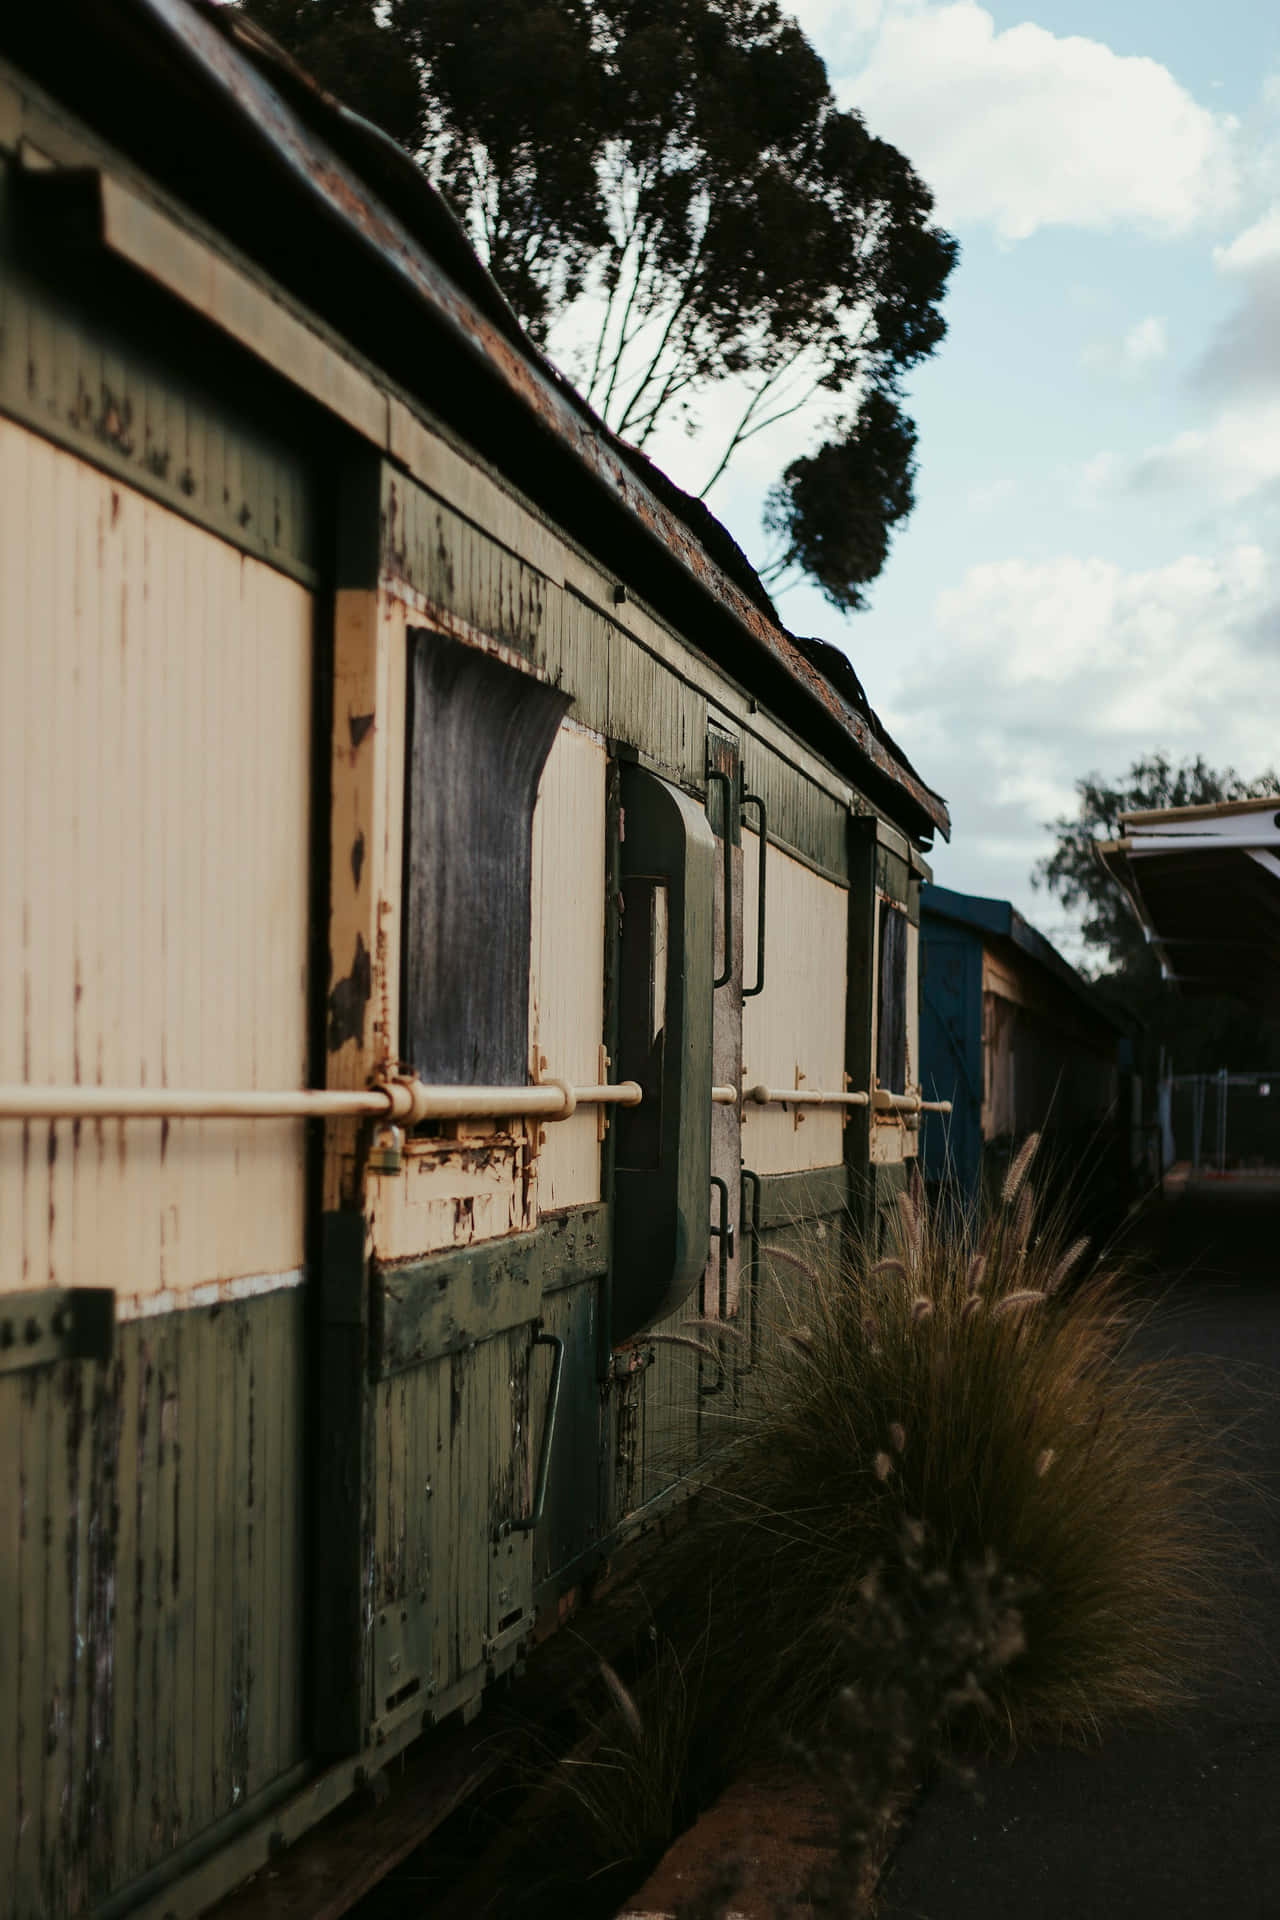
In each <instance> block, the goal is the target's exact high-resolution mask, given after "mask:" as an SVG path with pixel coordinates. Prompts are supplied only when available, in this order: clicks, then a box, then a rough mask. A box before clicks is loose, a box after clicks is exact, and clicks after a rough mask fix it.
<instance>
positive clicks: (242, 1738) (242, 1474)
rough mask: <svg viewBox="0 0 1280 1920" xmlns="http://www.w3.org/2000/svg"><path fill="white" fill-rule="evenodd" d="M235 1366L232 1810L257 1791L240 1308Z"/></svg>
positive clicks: (249, 1451)
mask: <svg viewBox="0 0 1280 1920" xmlns="http://www.w3.org/2000/svg"><path fill="white" fill-rule="evenodd" d="M229 1317H230V1321H231V1348H232V1366H233V1368H234V1373H235V1396H234V1400H235V1431H234V1433H233V1435H232V1450H233V1451H232V1458H233V1460H234V1467H233V1477H232V1488H231V1568H232V1575H231V1619H230V1635H229V1641H228V1643H227V1645H226V1657H227V1660H228V1663H229V1666H230V1669H231V1711H230V1717H229V1722H228V1734H229V1748H230V1767H231V1804H232V1806H236V1807H238V1806H241V1805H242V1804H243V1803H244V1801H245V1799H246V1798H247V1797H248V1795H249V1794H250V1793H251V1791H252V1771H251V1770H252V1763H253V1758H254V1755H253V1742H252V1736H251V1732H250V1725H251V1718H252V1712H253V1698H252V1696H253V1679H254V1675H253V1651H254V1649H253V1628H254V1616H253V1593H254V1590H255V1586H256V1580H257V1562H256V1559H255V1556H256V1555H257V1554H258V1553H259V1551H260V1542H259V1539H258V1534H257V1529H256V1527H255V1526H254V1519H255V1514H254V1510H253V1474H254V1470H255V1465H256V1462H255V1458H254V1450H255V1445H256V1440H257V1432H256V1409H255V1406H254V1388H255V1385H256V1382H255V1379H254V1374H253V1365H252V1349H251V1346H250V1337H249V1333H250V1330H249V1324H248V1315H247V1312H246V1310H245V1308H244V1307H243V1306H242V1305H240V1304H239V1303H238V1302H237V1304H236V1305H235V1306H233V1307H232V1308H231V1312H230V1316H229Z"/></svg>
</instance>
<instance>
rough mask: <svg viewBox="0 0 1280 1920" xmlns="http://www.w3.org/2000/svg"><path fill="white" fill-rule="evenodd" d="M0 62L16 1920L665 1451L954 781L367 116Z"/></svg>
mask: <svg viewBox="0 0 1280 1920" xmlns="http://www.w3.org/2000/svg"><path fill="white" fill-rule="evenodd" d="M0 42H2V43H3V44H2V48H0V51H2V53H3V58H2V59H0V500H2V502H3V508H2V512H0V730H2V732H3V747H2V748H0V808H2V809H3V844H2V848H0V1056H2V1057H0V1711H2V1712H3V1715H4V1736H5V1737H4V1741H3V1756H2V1757H0V1910H3V1911H4V1912H6V1913H12V1914H17V1915H22V1916H30V1915H44V1916H49V1915H54V1914H63V1913H66V1914H83V1913H93V1914H96V1915H99V1916H104V1917H105V1916H110V1915H114V1914H118V1913H124V1912H132V1911H143V1912H148V1913H155V1914H161V1913H165V1914H169V1913H172V1914H187V1913H193V1912H197V1911H199V1910H200V1909H201V1908H202V1907H203V1906H205V1905H207V1904H208V1903H209V1902H210V1901H211V1900H212V1899H214V1898H215V1897H217V1895H218V1894H219V1893H220V1891H222V1890H223V1889H225V1888H226V1887H228V1886H230V1885H231V1884H233V1883H234V1882H235V1881H236V1880H237V1879H238V1878H239V1877H241V1876H243V1875H244V1874H245V1873H246V1872H248V1871H250V1870H251V1869H252V1868H254V1867H256V1866H257V1865H258V1864H260V1863H261V1862H262V1861H263V1860H264V1859H266V1857H267V1855H268V1852H269V1851H271V1850H273V1849H275V1848H278V1847H279V1846H280V1845H281V1844H283V1843H288V1842H290V1841H292V1840H293V1839H295V1838H296V1837H297V1836H298V1835H300V1834H301V1833H302V1832H303V1831H304V1830H305V1829H306V1828H307V1827H308V1826H309V1825H310V1824H311V1823H313V1822H314V1821H316V1820H317V1819H318V1818H319V1817H320V1816H321V1815H322V1814H323V1813H324V1812H325V1811H326V1810H327V1809H328V1808H329V1807H331V1806H333V1805H334V1804H335V1803H336V1802H338V1801H339V1800H341V1799H342V1797H343V1796H344V1795H345V1794H347V1793H349V1792H350V1791H351V1790H352V1787H353V1784H354V1783H356V1782H357V1781H358V1780H359V1779H360V1778H361V1777H362V1776H363V1774H364V1773H365V1772H366V1771H367V1770H368V1769H369V1768H371V1767H375V1766H379V1765H382V1764H383V1763H384V1762H385V1761H386V1760H387V1759H388V1758H389V1757H390V1756H392V1755H393V1754H395V1753H396V1752H398V1751H400V1750H401V1749H403V1748H404V1746H405V1745H406V1743H408V1742H409V1741H411V1740H413V1739H415V1738H417V1737H419V1736H420V1735H422V1734H423V1732H424V1729H430V1728H431V1727H432V1726H433V1725H434V1724H435V1723H437V1722H441V1721H444V1720H445V1719H446V1718H447V1717H448V1716H449V1715H451V1714H454V1713H457V1712H459V1711H461V1712H463V1713H470V1712H471V1711H472V1710H473V1709H474V1708H475V1706H476V1705H477V1704H478V1703H479V1702H480V1699H481V1696H482V1694H483V1691H484V1689H485V1687H486V1686H487V1685H488V1684H489V1683H490V1682H491V1681H492V1680H494V1679H495V1677H497V1676H499V1675H501V1674H502V1673H503V1671H504V1670H505V1669H506V1668H507V1667H508V1666H509V1665H510V1664H511V1663H512V1662H513V1661H514V1660H515V1659H516V1657H517V1655H518V1654H519V1653H520V1651H521V1649H522V1648H523V1647H524V1646H525V1645H526V1644H527V1642H528V1641H529V1639H530V1637H531V1635H532V1634H533V1633H534V1631H535V1628H536V1626H537V1625H538V1622H539V1620H540V1619H541V1620H542V1621H544V1622H545V1621H546V1620H548V1619H554V1618H555V1617H556V1615H557V1613H558V1612H560V1613H562V1612H563V1611H565V1610H566V1609H567V1607H568V1606H569V1605H570V1604H571V1603H572V1599H573V1596H574V1595H576V1594H580V1593H581V1591H582V1588H583V1583H584V1581H585V1580H586V1578H587V1576H589V1575H590V1574H591V1572H592V1570H593V1569H595V1568H598V1567H599V1565H600V1563H601V1562H602V1561H603V1560H604V1559H605V1557H606V1556H608V1555H609V1554H611V1553H613V1552H615V1551H616V1550H617V1548H618V1546H619V1543H621V1542H623V1541H625V1540H627V1539H628V1538H632V1537H635V1536H637V1535H638V1534H640V1533H641V1532H642V1531H643V1529H644V1528H645V1527H647V1526H648V1525H649V1524H650V1523H651V1522H652V1521H653V1519H654V1517H655V1516H658V1515H660V1514H661V1513H662V1512H663V1511H664V1509H665V1507H667V1506H668V1505H669V1504H670V1503H671V1502H673V1501H674V1500H676V1499H678V1498H679V1496H680V1494H681V1492H682V1491H683V1490H684V1489H686V1488H687V1487H689V1486H690V1485H692V1484H694V1482H695V1481H696V1475H697V1471H698V1470H699V1467H700V1464H701V1462H702V1461H703V1460H704V1459H705V1456H706V1453H707V1446H708V1434H709V1432H710V1430H711V1428H712V1424H713V1423H712V1417H711V1416H712V1414H713V1413H714V1412H715V1410H716V1408H717V1405H723V1404H725V1401H724V1398H723V1396H725V1395H726V1394H728V1395H730V1396H732V1395H733V1394H734V1393H737V1392H739V1391H740V1390H741V1389H742V1382H743V1376H744V1375H745V1374H747V1373H749V1369H750V1366H751V1364H752V1356H753V1354H758V1352H759V1344H760V1342H761V1341H762V1340H765V1339H767V1338H768V1337H769V1313H768V1303H769V1298H770V1285H769V1272H770V1269H769V1251H770V1248H771V1247H777V1246H779V1245H780V1244H782V1242H783V1240H785V1238H786V1236H787V1235H790V1234H796V1233H799V1234H803V1235H806V1236H807V1237H809V1238H814V1237H817V1238H819V1239H820V1238H821V1237H822V1236H824V1235H826V1236H829V1238H830V1240H831V1242H832V1244H834V1243H835V1241H836V1239H837V1238H838V1235H839V1230H840V1223H841V1221H842V1220H843V1218H844V1217H845V1214H846V1210H847V1209H851V1210H852V1212H853V1213H854V1214H855V1215H857V1214H859V1213H861V1214H863V1215H864V1216H865V1215H868V1214H870V1213H871V1212H873V1211H874V1209H875V1208H876V1207H877V1206H878V1205H880V1204H881V1203H882V1202H883V1201H884V1199H885V1197H886V1196H887V1195H889V1194H891V1193H892V1191H893V1190H894V1188H895V1185H896V1184H897V1183H899V1182H900V1181H901V1179H902V1178H903V1176H904V1168H905V1166H906V1164H907V1162H908V1161H909V1160H910V1158H911V1157H912V1155H913V1154H914V1151H915V1144H916V1138H917V1136H916V1133H915V1131H914V1130H913V1129H914V1127H915V1125H916V1124H917V1122H916V1117H915V1116H916V1111H917V1109H918V1104H919V1096H918V1090H917V1089H916V1082H917V1080H918V1078H919V1073H918V1068H917V1066H916V1063H915V1048H916V1035H915V1015H914V999H915V979H916V965H917V963H916V940H917V926H918V894H919V885H920V878H921V876H922V874H923V873H924V872H925V868H924V864H923V861H922V859H921V849H922V848H923V847H924V846H926V845H927V844H928V841H929V839H930V837H931V835H932V833H933V831H934V829H935V828H942V829H944V830H945V827H946V815H945V812H944V810H943V808H942V805H941V803H940V802H939V801H938V800H937V799H936V798H935V797H934V796H933V795H932V794H931V793H930V792H929V791H928V790H927V789H926V788H925V787H923V786H922V785H921V783H920V782H919V781H918V780H917V779H916V777H915V776H914V775H913V774H912V772H911V770H910V768H909V767H908V766H907V764H906V762H905V761H904V760H903V759H902V757H901V755H900V754H899V753H898V752H897V750H896V749H895V748H894V747H893V745H892V743H891V742H889V741H887V739H886V738H885V737H884V736H883V734H882V733H881V731H880V729H879V728H878V726H877V724H876V722H875V720H874V717H873V716H872V715H871V714H870V712H869V710H868V709H867V707H866V703H865V700H864V699H863V698H862V695H861V689H860V688H859V687H858V685H857V683H856V681H855V680H854V679H853V677H852V674H851V672H850V670H849V669H848V668H847V666H845V665H844V664H843V663H842V662H840V661H839V657H838V656H831V655H830V653H829V650H824V649H822V648H820V647H818V646H816V645H808V646H805V645H803V644H801V643H798V642H795V641H793V640H792V639H791V638H790V637H789V636H787V635H786V634H785V633H783V632H782V631H781V630H780V628H779V627H778V626H777V624H776V622H775V620H774V619H773V617H772V614H771V611H770V609H769V606H768V602H767V600H766V599H765V598H764V596H763V594H762V593H761V591H760V589H759V586H758V583H757V582H756V581H755V578H754V576H753V575H752V574H751V573H750V571H749V569H747V568H746V566H745V563H744V562H743V561H742V560H741V557H740V556H739V555H738V554H737V552H736V549H734V548H733V547H732V545H731V543H730V542H729V541H728V540H727V537H726V536H725V535H724V534H723V532H722V531H721V530H720V529H719V528H718V527H717V526H716V524H715V523H714V522H713V521H711V520H710V518H709V517H708V516H706V515H705V513H704V512H703V511H702V510H701V509H699V508H697V507H696V506H695V505H694V503H692V502H689V501H686V500H685V499H684V498H683V496H680V495H678V494H676V493H675V491H674V490H673V489H672V488H671V487H670V485H669V483H667V482H665V481H664V480H663V478H662V476H661V475H659V474H658V473H656V472H655V471H654V470H652V469H651V468H649V467H647V466H646V464H645V463H644V462H643V461H641V460H640V459H639V458H638V457H636V456H633V455H630V454H629V453H628V452H627V451H626V450H625V449H623V448H622V447H620V446H619V445H618V444H616V443H615V442H613V441H612V440H611V439H610V438H609V436H608V435H607V434H606V433H605V432H604V430H603V429H602V428H601V427H600V426H599V425H598V423H596V422H595V421H594V420H593V419H592V418H591V416H590V415H589V414H588V413H587V412H586V411H585V409H584V408H583V407H582V405H581V403H580V402H578V401H577V400H576V398H575V397H574V396H573V395H572V393H571V392H570V391H569V390H568V389H567V388H566V387H565V386H564V385H563V384H562V383H561V382H560V381H559V380H558V379H557V377H556V376H555V375H553V374H552V373H551V371H550V370H549V369H548V368H547V366H546V365H545V364H544V363H543V362H541V361H540V360H539V358H538V357H537V355H536V354H535V353H534V351H533V350H532V349H531V348H530V347H529V346H528V345H527V343H525V342H524V341H523V340H522V338H521V337H520V336H519V334H518V331H517V330H516V329H515V327H514V323H512V322H511V321H510V318H509V316H508V315H507V313H506V311H505V309H504V308H503V306H502V304H501V301H500V299H499V297H498V296H497V294H496V291H495V290H494V288H493V287H492V285H491V284H490V283H489V282H488V281H487V279H486V278H485V276H484V275H483V273H482V272H481V271H480V269H479V268H478V266H477V265H476V263H475V261H474V260H473V259H472V257H471V256H470V255H469V254H468V252H467V250H466V248H465V246H464V244H463V242H462V240H461V238H460V236H459V234H458V233H457V231H456V230H455V228H454V227H453V225H452V223H451V221H450V219H449V217H448V216H447V215H446V214H445V212H444V211H443V209H442V208H441V206H440V205H439V203H438V202H437V201H436V199H435V197H434V196H433V195H432V194H431V192H430V190H429V189H428V188H427V187H426V186H425V184H424V182H423V181H422V180H421V178H420V176H419V175H418V174H417V173H416V171H415V170H414V169H413V168H412V167H411V166H410V165H409V163H408V162H407V161H403V160H402V159H401V158H400V157H399V156H397V155H396V154H395V153H393V152H392V151H391V150H390V149H389V148H388V147H387V146H386V144H385V143H384V142H382V141H381V139H380V137H379V136H377V135H375V134H374V133H373V131H372V130H371V129H369V128H367V127H365V126H364V125H363V124H362V123H359V122H356V121H353V120H352V119H350V117H349V116H346V115H344V114H343V113H342V111H341V110H340V109H338V108H337V107H336V106H335V105H334V104H333V103H332V102H328V101H326V100H325V99H324V98H322V97H321V96H318V95H316V94H315V93H314V92H313V91H312V90H310V89H309V88H308V87H307V86H306V85H305V84H304V82H303V81H302V80H301V79H300V77H299V76H297V75H296V74H294V73H293V72H292V71H291V70H290V69H289V68H288V66H287V64H284V63H281V62H280V61H278V60H277V59H276V58H275V57H274V56H273V55H272V53H271V51H270V50H269V49H264V48H263V47H261V46H258V45H257V44H256V43H255V42H253V41H252V40H251V39H250V38H248V37H247V30H246V29H244V28H243V27H242V26H238V25H237V24H236V22H235V20H234V19H225V18H224V19H221V20H220V19H219V18H218V17H217V14H216V12H215V11H213V10H210V11H199V10H197V9H195V8H194V7H192V6H190V5H189V4H187V0H118V4H114V5H113V6H111V7H109V8H103V7H100V6H97V5H92V4H90V3H89V0H72V3H71V4H68V5H65V6H62V7H60V8H58V9H56V10H48V12H47V13H45V12H42V11H40V10H37V9H24V10H21V12H20V13H15V12H14V11H12V10H10V11H9V12H7V13H6V15H5V19H4V25H3V28H2V29H0ZM495 1090H496V1091H495ZM744 1090H745V1094H746V1097H744ZM699 1314H709V1315H712V1316H715V1315H723V1316H727V1317H729V1318H732V1319H734V1320H736V1322H737V1323H738V1324H739V1326H740V1327H742V1329H743V1330H744V1338H743V1339H742V1340H740V1341H739V1342H737V1343H736V1344H735V1346H734V1349H733V1350H734V1353H735V1355H736V1358H735V1359H734V1361H733V1363H732V1364H731V1365H729V1366H727V1367H725V1368H723V1369H722V1368H720V1367H717V1366H714V1365H711V1364H709V1363H708V1362H706V1361H705V1359H704V1358H703V1357H702V1356H700V1355H699V1354H698V1353H696V1352H695V1351H693V1350H692V1349H691V1348H690V1347H688V1346H687V1345H686V1346H681V1345H678V1344H674V1343H672V1342H671V1341H664V1340H661V1339H659V1338H655V1337H653V1336H654V1335H655V1334H657V1333H661V1332H663V1331H664V1330H666V1331H669V1330H671V1328H673V1327H676V1326H678V1325H679V1324H680V1323H681V1321H682V1320H683V1319H685V1318H687V1317H689V1316H691V1315H699Z"/></svg>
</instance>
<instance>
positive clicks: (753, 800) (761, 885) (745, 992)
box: [741, 793, 769, 1000]
mask: <svg viewBox="0 0 1280 1920" xmlns="http://www.w3.org/2000/svg"><path fill="white" fill-rule="evenodd" d="M748 807H755V808H757V809H758V811H759V814H760V854H759V867H758V870H757V871H758V875H759V878H758V880H757V882H756V906H757V913H756V979H755V985H754V986H751V987H745V986H744V987H743V989H742V997H743V999H744V1000H750V999H751V997H752V995H753V994H756V993H763V992H764V903H765V886H766V882H767V880H768V869H769V859H768V855H769V816H768V814H767V813H766V812H765V805H764V801H763V800H762V799H761V798H760V795H759V794H758V793H744V794H743V796H742V808H741V811H742V812H743V813H745V812H746V810H747V808H748Z"/></svg>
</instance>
